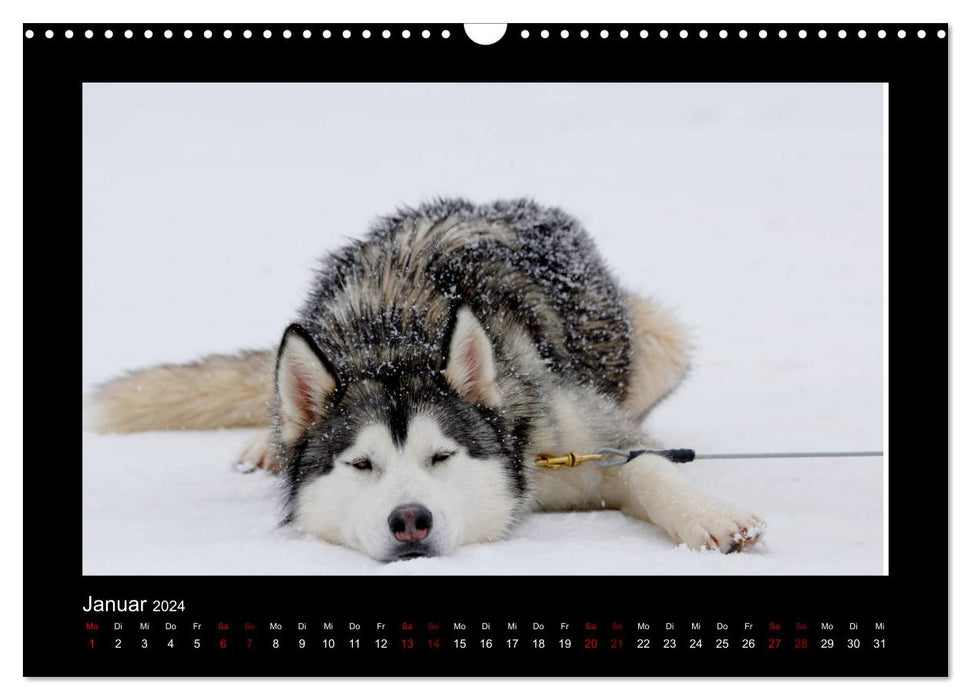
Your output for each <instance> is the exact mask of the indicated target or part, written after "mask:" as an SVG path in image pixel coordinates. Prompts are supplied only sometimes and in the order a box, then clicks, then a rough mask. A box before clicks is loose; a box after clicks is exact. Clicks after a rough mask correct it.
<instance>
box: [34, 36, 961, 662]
mask: <svg viewBox="0 0 971 700" xmlns="http://www.w3.org/2000/svg"><path fill="white" fill-rule="evenodd" d="M22 35H23V52H24V205H25V220H24V249H25V253H26V254H25V258H24V259H25V264H26V267H27V269H28V271H29V272H28V274H27V275H25V280H26V281H25V290H24V291H25V299H26V302H25V319H26V330H27V333H26V334H25V338H26V340H25V370H26V371H27V372H28V375H29V376H30V377H32V379H31V385H32V388H31V390H30V391H27V392H25V406H24V412H25V415H29V416H32V417H34V420H31V421H28V425H27V427H26V429H25V437H26V436H29V437H30V438H31V439H30V440H29V442H28V444H33V445H42V446H43V447H44V451H45V454H46V455H48V458H49V455H50V447H54V448H56V449H58V450H59V452H58V461H59V464H60V466H59V467H58V468H57V469H56V470H55V469H54V468H52V467H46V466H43V465H42V464H39V463H38V462H39V460H38V458H37V457H36V456H34V455H32V454H31V451H30V450H28V452H27V455H26V456H25V460H24V483H25V513H26V517H27V518H28V520H27V523H26V528H25V531H26V536H25V594H24V596H25V600H24V603H25V633H24V675H26V676H341V677H347V676H471V677H483V676H523V677H531V676H546V677H548V676H604V677H609V676H619V677H656V676H664V677H671V676H686V677H696V676H698V677H706V676H723V677H724V676H729V677H731V676H797V677H806V676H818V677H832V676H846V677H882V676H947V675H948V672H949V669H948V648H947V639H948V615H949V610H948V596H947V572H948V500H947V499H948V476H947V466H946V464H943V463H941V464H937V463H935V462H934V461H933V460H929V459H928V456H927V447H926V446H927V445H928V444H930V443H928V438H927V436H926V435H925V434H924V433H926V432H927V430H926V429H924V430H921V431H914V430H913V429H912V428H910V427H908V425H907V424H905V422H904V418H908V419H909V420H915V419H916V418H917V414H918V413H919V414H921V415H920V417H921V418H923V416H924V414H927V413H932V414H940V416H939V417H940V420H939V421H934V420H931V421H930V422H928V421H922V425H925V426H927V425H930V426H934V425H937V424H940V425H942V426H946V425H947V420H946V415H944V410H945V409H944V397H943V395H941V396H939V397H938V399H937V400H932V399H933V395H934V394H935V392H937V393H938V394H943V389H937V388H936V387H943V386H944V382H942V381H936V380H935V381H930V380H929V378H927V375H928V374H930V373H935V372H937V370H935V369H933V368H934V367H935V365H933V363H931V364H928V362H927V352H926V347H927V343H926V340H924V341H921V342H918V343H915V342H913V340H912V338H913V335H914V334H915V333H926V332H927V329H929V328H937V327H943V326H945V325H946V323H947V319H946V318H945V314H946V309H947V306H946V304H944V303H943V298H944V293H945V289H944V288H945V286H946V274H944V273H941V274H935V272H934V271H937V270H943V269H945V259H944V256H945V255H946V238H947V235H948V233H947V231H948V228H947V227H948V194H947V193H948V43H949V27H948V26H947V25H945V24H933V23H927V24H803V25H800V24H795V25H790V24H785V25H782V24H758V23H749V24H720V23H710V24H704V23H698V24H638V23H627V24H625V23H616V24H597V23H593V24H542V23H535V24H509V25H460V24H381V23H371V24H339V23H338V24H326V23H315V24H307V23H300V22H293V23H278V24H259V23H256V24H219V23H212V24H153V25H148V24H84V23H64V24H57V23H52V24H25V25H23V27H22ZM52 248H54V249H55V250H54V251H52ZM56 248H60V250H56ZM914 270H922V271H924V273H922V274H921V275H920V276H919V279H915V277H914V275H913V271H914ZM904 285H907V286H904ZM933 289H938V291H937V292H934V294H936V295H937V296H935V298H936V299H937V300H938V301H937V302H934V303H931V301H930V296H932V295H931V292H932V291H933ZM51 298H53V299H54V300H55V301H54V302H53V303H59V302H60V301H68V303H66V304H64V305H63V307H61V308H56V307H55V308H53V309H52V308H51V305H52V302H50V301H49V300H50V299H51ZM39 299H45V300H48V301H45V302H44V304H45V306H44V308H41V305H40V303H39V301H36V300H39ZM905 314H907V315H906V316H905ZM52 321H53V323H52ZM52 328H56V329H57V331H58V333H57V336H56V339H55V337H53V336H52V335H51V332H50V331H51V329H52ZM905 334H906V335H907V336H908V337H907V338H905V337H904V336H905ZM41 339H44V340H43V341H41ZM55 355H56V356H55ZM891 358H892V362H891ZM916 366H919V367H921V368H922V371H921V372H914V371H913V369H912V368H913V367H916ZM52 367H56V368H58V371H57V372H52V371H51V368H52ZM945 371H946V370H945V369H943V368H942V369H941V370H940V373H941V374H943V373H944V372H945ZM55 383H56V384H55ZM68 383H69V385H70V387H71V388H70V389H65V385H66V384H68ZM78 386H80V387H81V396H80V397H75V399H77V398H80V400H68V401H64V400H62V399H58V400H56V401H54V402H53V404H56V405H57V406H59V407H64V411H62V412H60V413H61V415H57V416H55V415H54V414H53V412H52V400H51V397H61V396H64V394H65V392H68V393H69V392H71V391H75V390H76V388H77V387H78ZM918 397H919V398H918ZM934 406H938V408H936V409H935V408H934ZM65 414H66V415H65ZM38 418H39V419H38ZM64 418H66V420H64ZM41 431H43V432H41ZM918 432H919V433H920V436H919V438H918V436H917V433H918ZM930 432H931V433H934V434H936V433H941V435H939V436H938V437H939V438H940V440H941V441H943V440H944V439H945V436H944V435H943V432H944V428H943V427H942V428H940V429H936V428H933V427H931V428H930ZM34 433H37V434H36V435H35V434H34ZM58 433H60V434H58ZM933 437H934V436H933V435H932V436H931V439H933ZM918 440H919V443H918ZM61 449H63V453H61V452H60V450H61ZM945 461H946V460H945ZM41 503H43V517H37V516H33V515H31V513H32V511H33V512H39V509H40V504H41ZM918 506H919V507H918Z"/></svg>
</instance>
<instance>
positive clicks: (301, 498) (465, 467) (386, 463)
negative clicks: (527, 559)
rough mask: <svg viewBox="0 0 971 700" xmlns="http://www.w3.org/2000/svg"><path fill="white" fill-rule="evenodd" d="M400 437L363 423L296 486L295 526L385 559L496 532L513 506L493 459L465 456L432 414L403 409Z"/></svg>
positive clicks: (431, 552) (437, 550)
mask: <svg viewBox="0 0 971 700" xmlns="http://www.w3.org/2000/svg"><path fill="white" fill-rule="evenodd" d="M406 436H407V437H406V438H405V440H404V442H403V444H401V445H400V446H399V445H396V444H395V441H394V439H393V437H392V434H391V431H390V430H389V428H388V427H387V426H385V425H381V424H379V423H371V424H368V425H366V426H365V427H363V428H362V429H361V430H360V431H359V432H358V434H357V436H356V439H355V440H354V441H353V443H352V444H351V446H350V447H348V448H347V449H345V450H343V451H342V452H340V453H339V454H337V455H335V456H334V457H333V462H334V463H333V468H332V469H331V470H330V471H329V472H328V473H326V474H323V475H321V476H317V477H315V478H313V479H312V480H311V481H310V482H309V483H305V484H303V485H302V486H301V488H300V490H299V492H298V494H297V497H296V502H295V507H294V510H293V522H294V525H295V526H296V527H298V528H299V529H301V530H303V531H305V532H309V533H312V534H314V535H316V536H318V537H320V538H322V539H324V540H327V541H329V542H334V543H338V544H343V545H346V546H349V547H353V548H354V549H357V550H360V551H362V552H364V553H365V554H368V555H370V556H371V557H373V558H375V559H379V560H382V561H390V560H396V559H407V558H411V557H417V556H435V555H441V554H448V553H449V552H451V551H452V550H454V549H455V548H456V547H458V546H460V545H463V544H468V543H472V542H489V541H492V540H495V539H497V538H499V537H501V536H502V535H503V534H504V532H505V530H506V529H507V527H508V526H509V524H510V522H511V520H512V518H513V512H514V509H515V507H516V502H515V499H514V498H513V497H512V496H511V494H510V489H509V484H508V476H507V475H506V474H505V471H504V467H503V465H502V462H501V460H500V459H497V458H476V457H472V456H471V455H470V454H469V452H468V450H467V449H466V448H464V447H463V446H462V445H461V444H459V443H458V442H456V441H455V440H453V439H451V438H449V437H448V436H447V435H446V434H445V433H444V431H443V430H442V427H441V426H440V425H439V423H438V421H437V420H436V418H434V417H433V416H432V415H428V414H421V413H419V414H416V415H414V416H412V417H411V419H410V421H409V424H408V430H407V433H406Z"/></svg>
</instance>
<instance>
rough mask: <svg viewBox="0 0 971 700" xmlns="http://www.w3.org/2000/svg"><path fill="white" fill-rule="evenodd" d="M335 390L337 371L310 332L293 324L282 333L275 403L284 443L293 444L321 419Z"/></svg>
mask: <svg viewBox="0 0 971 700" xmlns="http://www.w3.org/2000/svg"><path fill="white" fill-rule="evenodd" d="M336 389H337V373H336V372H335V371H334V368H333V367H332V366H331V364H330V363H329V362H328V361H327V359H326V358H325V357H324V354H323V353H322V352H321V351H320V348H319V347H318V346H317V343H316V342H314V339H313V337H312V336H311V335H310V333H309V332H308V331H307V330H306V329H305V328H304V327H303V326H301V325H299V324H296V323H294V324H292V325H291V326H290V327H289V328H287V330H286V332H285V333H284V334H283V341H282V342H281V343H280V352H279V354H278V355H277V360H276V402H277V410H278V411H279V415H280V434H281V437H282V438H283V441H284V442H287V443H289V442H292V441H293V440H295V439H297V438H298V437H300V435H301V434H302V433H303V431H304V430H305V429H306V428H307V426H308V425H310V423H311V422H313V421H314V420H316V419H317V418H322V417H323V416H324V414H325V412H326V407H327V404H328V400H329V399H330V396H331V394H332V393H333V392H334V391H335V390H336Z"/></svg>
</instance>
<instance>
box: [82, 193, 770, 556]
mask: <svg viewBox="0 0 971 700" xmlns="http://www.w3.org/2000/svg"><path fill="white" fill-rule="evenodd" d="M688 350H689V347H688V341H687V336H686V334H685V332H684V330H683V329H682V328H681V326H680V325H679V323H678V321H677V320H676V319H675V318H674V317H673V316H672V315H670V314H669V313H667V312H666V311H665V310H664V309H663V308H661V307H660V306H658V305H657V304H653V303H651V302H650V301H648V300H646V299H643V298H641V297H638V296H636V295H634V294H630V293H628V292H626V291H625V290H624V289H623V287H622V285H621V283H620V282H619V281H618V280H616V279H614V277H613V275H612V274H611V273H610V271H609V269H608V268H607V267H606V266H605V265H604V263H603V262H602V261H601V259H600V255H599V253H598V252H597V250H596V247H595V246H594V244H593V241H592V239H591V238H590V236H589V235H588V234H587V233H586V231H585V230H584V229H583V227H582V226H581V225H580V224H579V222H577V221H576V220H575V219H573V218H572V217H570V216H569V215H568V214H566V213H564V212H562V211H560V210H558V209H553V208H546V207H542V206H540V205H539V204H536V203H535V202H532V201H529V200H518V201H498V202H494V203H491V204H485V205H475V204H472V203H470V202H468V201H465V200H440V201H436V202H434V203H431V204H426V205H420V206H418V207H416V208H414V209H404V210H401V211H399V212H397V213H395V214H393V215H391V216H388V217H385V218H383V219H381V220H380V221H379V223H377V224H376V225H375V226H374V227H373V228H372V229H371V230H370V231H369V232H368V233H367V234H366V235H365V236H364V237H363V238H362V239H361V240H359V241H357V242H355V243H352V244H350V245H348V246H347V247H345V248H343V249H341V250H338V251H335V252H334V253H332V254H331V255H330V256H328V257H327V258H326V260H325V263H324V265H323V268H322V269H321V271H320V273H319V275H318V277H317V279H316V281H315V284H314V286H313V288H312V289H311V290H310V293H309V294H308V297H307V302H306V304H305V305H304V307H303V309H302V310H301V312H300V314H299V316H298V319H297V321H296V322H295V323H293V324H292V325H290V326H289V328H287V330H286V333H285V334H284V336H283V340H282V342H281V344H280V348H279V350H278V351H276V352H273V351H265V352H248V353H244V354H241V355H236V356H232V355H230V356H225V355H217V356H212V357H209V358H205V359H203V360H200V361H198V362H194V363H191V364H187V365H174V366H169V365H163V366H160V367H153V368H149V369H144V370H139V371H135V372H132V373H130V374H127V375H125V376H123V377H121V378H119V379H116V380H114V381H111V382H109V383H107V384H105V385H103V386H102V387H101V388H100V389H98V391H97V393H96V394H95V395H94V397H93V404H92V406H91V409H90V413H89V416H90V426H91V427H92V428H93V429H95V430H97V431H99V432H132V431H140V430H186V429H188V430H200V429H212V428H234V427H259V428H265V433H264V434H263V435H261V436H260V437H259V438H257V440H256V441H255V442H254V443H253V444H250V445H249V446H247V447H246V449H245V450H244V451H243V453H242V454H241V456H240V461H241V462H243V463H248V462H251V463H253V464H255V465H257V466H259V467H262V468H265V469H268V470H270V471H274V472H281V474H282V476H283V478H284V479H285V480H286V484H287V486H286V488H287V502H286V515H285V518H286V520H287V521H288V522H290V523H292V524H293V525H294V526H295V527H297V528H298V529H300V530H301V531H303V532H307V533H311V534H313V535H316V536H317V537H320V538H321V539H324V540H326V541H328V542H333V543H335V544H342V545H346V546H348V547H352V548H354V549H358V550H360V551H362V552H364V553H366V554H368V555H370V556H372V557H374V558H375V559H379V560H382V561H387V560H395V559H403V558H412V557H419V556H437V555H444V554H449V553H450V552H452V551H453V550H454V549H455V548H456V547H459V546H461V545H464V544H470V543H476V542H491V541H493V540H497V539H500V538H503V537H506V536H508V535H509V534H510V533H512V532H513V531H514V526H515V524H516V522H517V521H518V520H519V519H520V518H521V517H522V515H523V513H525V512H529V511H534V510H581V509H597V508H609V509H619V510H622V511H623V512H625V513H627V514H630V515H632V516H634V517H637V518H641V519H644V520H647V521H650V522H652V523H654V524H656V525H658V526H659V527H661V528H662V529H663V530H664V531H665V532H667V533H668V534H669V535H670V536H671V538H672V539H673V540H674V541H675V542H678V543H680V542H684V543H686V544H688V546H689V547H692V548H709V549H718V550H721V551H722V552H726V553H728V552H736V551H740V550H744V549H746V548H748V547H751V546H753V545H754V544H755V543H757V542H758V541H759V539H760V537H761V536H762V533H763V532H764V531H765V523H764V522H763V521H762V520H761V519H760V518H759V517H758V516H756V515H753V514H751V513H749V512H747V511H746V510H743V509H741V508H737V507H735V506H733V505H732V504H730V503H727V502H725V501H723V500H721V499H719V498H717V497H715V496H713V495H709V494H707V493H705V492H704V491H702V490H701V489H699V488H697V487H696V486H694V485H692V484H691V483H690V481H689V480H688V479H687V478H685V477H684V476H683V475H682V474H681V473H680V472H679V469H678V467H677V466H676V465H675V464H672V463H671V462H669V461H668V460H667V459H666V458H664V457H662V456H659V455H654V454H643V455H639V456H638V457H636V458H635V459H633V460H632V461H631V462H629V463H628V464H625V465H621V466H617V467H612V468H607V469H605V468H602V467H600V466H599V465H596V464H586V465H581V466H579V467H577V468H575V469H571V470H568V471H564V472H547V471H546V470H545V469H543V468H541V467H537V466H535V457H536V456H537V455H541V454H561V453H569V452H574V453H590V452H594V451H596V450H598V449H600V448H601V447H603V446H614V447H619V448H622V449H628V450H630V449H637V448H644V447H657V446H658V443H657V442H655V441H654V440H653V439H652V438H650V437H648V436H647V435H646V434H644V433H643V432H642V431H641V429H640V427H639V426H640V424H641V423H642V421H643V420H644V418H645V416H646V415H647V413H648V412H649V411H650V410H651V408H652V407H653V406H654V405H655V404H656V403H657V402H658V401H659V400H661V399H662V398H664V397H665V396H666V395H667V394H668V393H670V392H671V391H673V390H674V389H675V388H676V387H677V385H678V383H679V382H680V381H681V379H682V377H683V376H684V373H685V370H686V369H687V367H688Z"/></svg>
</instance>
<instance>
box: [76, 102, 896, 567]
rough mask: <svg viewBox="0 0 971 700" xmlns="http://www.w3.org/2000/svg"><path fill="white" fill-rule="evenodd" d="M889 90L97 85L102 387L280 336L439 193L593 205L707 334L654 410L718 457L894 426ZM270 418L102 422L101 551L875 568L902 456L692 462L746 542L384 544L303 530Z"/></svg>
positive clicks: (638, 536)
mask: <svg viewBox="0 0 971 700" xmlns="http://www.w3.org/2000/svg"><path fill="white" fill-rule="evenodd" d="M882 101H883V97H882V87H881V86H879V85H852V84H839V85H809V84H806V85H782V84H780V85H744V84H740V85H731V84H720V85H703V84H699V85H625V84H617V85H558V86H557V85H552V86H539V85H480V86H462V85H380V84H368V85H328V84H321V85H309V84H308V85H303V84H294V85H201V84H200V85H196V84H185V85H173V84H165V85H151V84H138V85H134V84H133V85H128V84H110V85H109V84H88V85H85V86H84V114H83V117H84V121H83V125H84V132H83V142H84V250H83V264H84V282H83V292H84V294H83V299H82V306H83V324H84V326H83V381H84V387H83V388H84V389H89V388H90V387H91V386H92V385H93V384H94V383H96V382H99V381H103V380H105V379H108V378H110V377H112V376H114V375H116V374H118V373H119V372H121V371H123V370H126V369H131V368H135V367H138V366H143V365H148V364H152V363H157V362H176V361H183V360H189V359H192V358H194V357H197V356H199V355H201V354H204V353H209V352H231V351H233V350H236V349H239V348H243V347H252V348H264V347H270V346H272V345H274V344H275V343H276V342H278V340H279V337H280V335H281V334H282V330H283V328H284V327H285V326H286V324H287V323H288V322H289V321H290V320H292V318H293V317H294V315H295V312H296V310H297V309H298V308H299V307H300V305H301V303H302V301H303V299H304V296H305V294H306V292H307V289H308V284H309V280H310V276H311V271H312V270H313V269H314V267H315V261H316V259H318V258H319V257H320V256H321V255H323V254H324V253H326V252H327V251H329V250H332V249H334V247H336V246H337V245H340V244H341V243H342V242H344V241H345V240H346V238H348V237H353V236H355V235H358V234H360V233H362V232H364V231H365V230H366V229H367V228H368V226H369V224H370V223H371V222H372V221H373V219H374V217H376V216H378V215H382V214H386V213H390V212H391V211H392V210H393V209H394V208H395V207H397V206H398V205H408V204H415V203H417V202H419V201H421V200H423V199H429V198H431V197H434V196H436V195H456V196H462V197H466V198H468V199H471V200H473V201H483V202H484V201H488V200H490V199H494V198H499V197H519V196H529V197H533V198H535V199H536V200H537V201H538V202H541V203H543V204H550V205H556V206H560V207H562V208H564V209H565V210H566V211H568V212H569V213H571V214H573V215H575V216H576V217H577V218H578V219H579V220H580V221H581V222H582V223H583V225H584V227H585V228H586V229H587V230H588V231H589V232H590V233H591V235H592V236H593V237H594V238H595V239H596V241H597V242H598V245H599V246H600V250H601V252H602V254H603V256H604V258H605V259H606V260H607V261H608V262H609V263H610V264H611V265H612V267H613V268H614V270H615V272H616V273H617V275H618V276H619V278H620V279H621V280H622V282H623V283H624V284H625V285H627V286H628V287H629V288H631V289H635V290H638V291H640V292H642V293H645V294H649V295H654V296H655V297H656V298H659V299H661V300H664V301H665V302H667V303H668V304H669V305H670V306H672V307H673V308H675V309H677V311H678V313H679V314H680V315H681V316H682V318H684V319H685V320H686V321H687V322H688V324H689V325H690V327H691V328H692V332H693V337H694V340H695V345H696V350H695V353H694V356H693V368H692V372H691V374H690V375H689V377H688V379H687V380H686V381H685V383H684V384H683V385H682V387H681V388H680V389H679V390H678V391H677V392H676V393H675V394H674V395H673V396H671V397H670V398H669V399H667V400H666V401H665V402H664V403H662V404H661V405H660V406H659V407H658V408H657V410H656V411H655V412H654V413H653V414H652V415H651V416H649V418H648V423H647V426H648V429H649V430H650V431H651V432H652V433H653V434H654V435H656V436H658V437H659V438H660V439H661V440H662V441H663V442H664V443H665V444H667V445H669V446H672V447H691V448H694V449H696V450H697V451H699V452H729V451H746V452H748V451H792V450H807V451H808V450H812V451H816V450H874V449H881V448H882V446H883V444H884V440H883V424H882V418H883V389H882V376H883V364H882V363H883V350H882V335H883V325H882V251H883V242H882V201H881V187H882V133H881V128H882V127H881V123H882V113H881V110H882ZM252 434H253V433H252V431H244V430H234V431H219V432H215V433H188V432H187V433H168V434H166V433H148V434H140V435H124V436H116V435H114V436H98V435H93V434H89V433H86V434H85V435H84V438H83V449H84V460H83V510H84V523H83V549H84V552H83V553H84V556H83V569H84V573H85V574H376V575H383V574H405V575H407V574H430V573H434V574H482V573H489V574H572V573H584V574H589V573H603V574H743V575H747V574H879V573H881V572H882V571H883V566H884V562H883V520H884V513H883V480H884V469H885V466H886V465H885V461H884V460H883V459H882V458H859V459H800V460H781V459H779V460H775V459H773V460H760V461H720V462H715V461H710V462H699V463H695V464H689V465H685V466H684V467H683V468H684V469H685V470H686V472H687V473H688V474H689V475H690V476H691V477H692V479H694V481H695V482H696V483H698V484H699V485H701V486H702V487H704V488H705V489H707V490H709V491H711V492H714V493H716V494H719V495H721V496H722V497H724V498H726V499H728V500H730V501H734V502H737V503H738V504H739V505H741V506H744V507H746V508H749V509H751V510H752V511H753V512H755V513H758V514H759V515H760V516H762V517H763V518H764V519H765V520H766V521H767V522H768V530H767V533H766V536H765V545H760V546H759V547H757V548H756V549H755V551H753V552H749V553H745V554H741V555H731V556H722V555H718V554H710V553H696V552H691V551H688V550H687V549H685V548H684V547H676V546H674V545H673V544H672V543H671V542H670V541H669V540H668V539H667V537H666V536H665V535H663V534H662V533H660V532H658V531H657V530H656V529H655V528H654V527H652V526H650V525H647V524H645V523H641V522H638V521H635V520H632V519H629V518H627V517H625V516H623V515H621V514H619V513H613V512H596V513H555V514H537V515H533V516H530V517H529V518H528V519H527V520H526V521H525V522H524V523H523V524H522V526H521V527H520V528H519V530H518V531H517V533H516V535H515V537H513V538H511V539H510V540H508V541H504V542H499V543H493V544H488V545H477V546H471V547H465V548H462V549H460V550H459V551H458V552H457V553H455V554H454V555H453V556H450V557H448V558H442V559H434V560H413V561H407V562H399V563H395V564H388V565H384V564H377V563H375V562H373V561H371V560H370V559H368V558H367V557H365V556H364V555H361V554H358V553H356V552H352V551H350V550H346V549H343V548H340V547H335V546H332V545H328V544H324V543H321V542H317V541H313V540H310V539H307V538H305V537H302V536H300V535H299V534H298V533H295V532H293V531H292V530H290V529H288V528H281V527H278V520H279V511H278V509H277V506H278V498H279V494H278V489H277V483H276V480H275V479H274V478H272V477H270V476H268V475H266V474H263V473H255V474H245V475H241V474H239V473H237V472H235V471H234V470H233V469H232V468H231V466H230V464H231V462H232V459H233V457H234V456H235V454H236V453H237V452H238V450H239V449H240V448H241V447H242V445H243V444H244V443H245V442H246V441H247V440H248V439H249V438H250V437H251V436H252Z"/></svg>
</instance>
